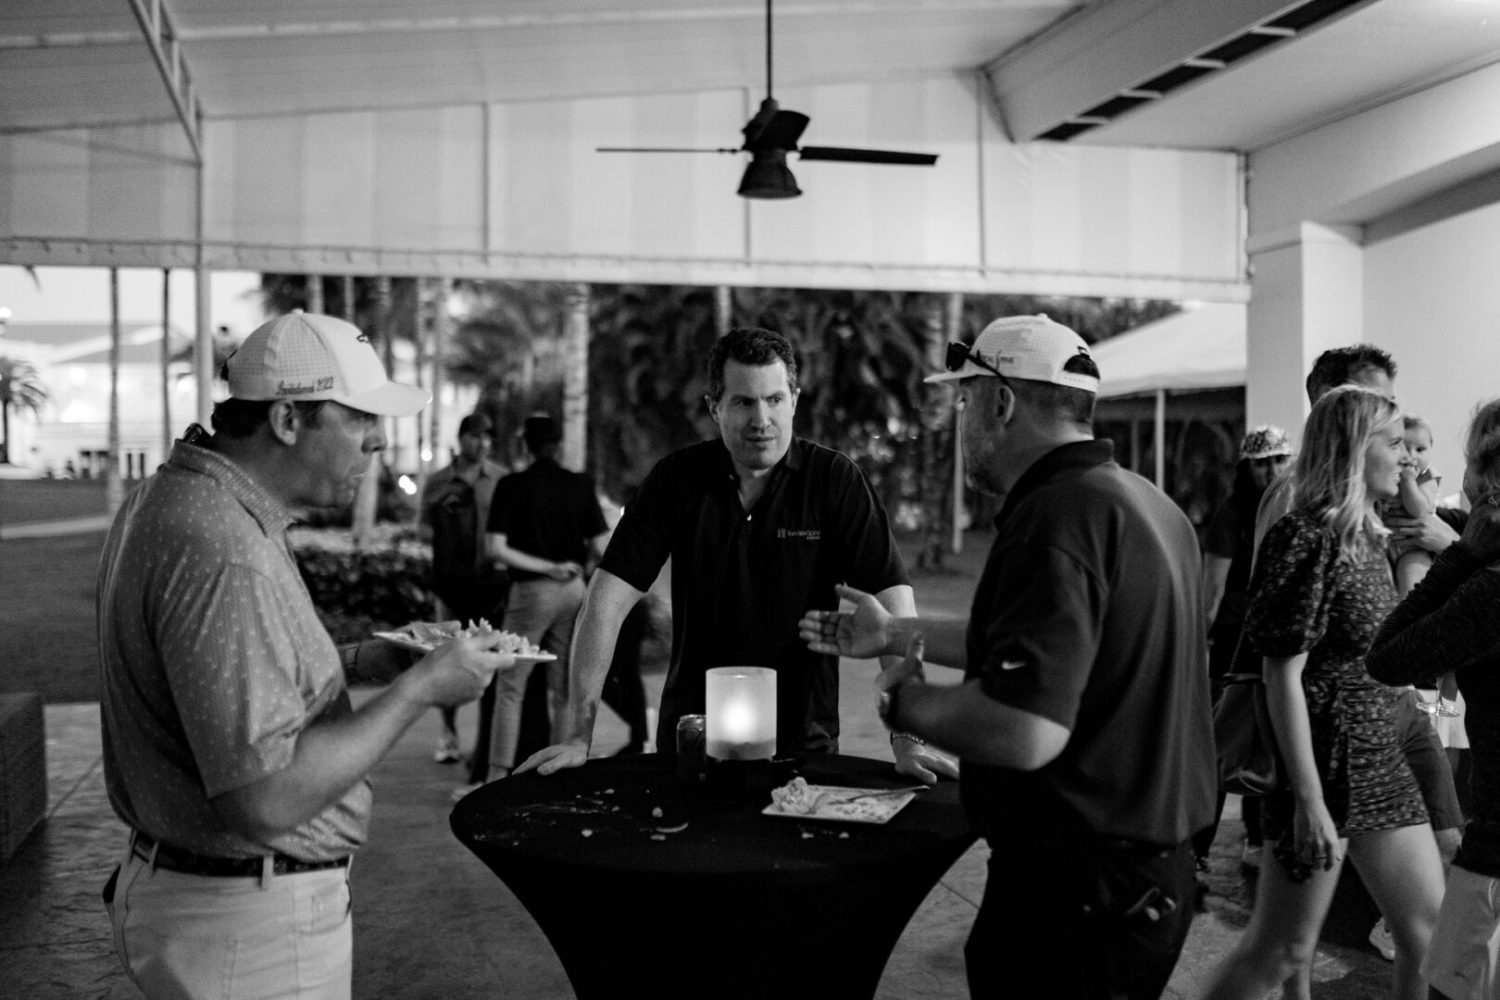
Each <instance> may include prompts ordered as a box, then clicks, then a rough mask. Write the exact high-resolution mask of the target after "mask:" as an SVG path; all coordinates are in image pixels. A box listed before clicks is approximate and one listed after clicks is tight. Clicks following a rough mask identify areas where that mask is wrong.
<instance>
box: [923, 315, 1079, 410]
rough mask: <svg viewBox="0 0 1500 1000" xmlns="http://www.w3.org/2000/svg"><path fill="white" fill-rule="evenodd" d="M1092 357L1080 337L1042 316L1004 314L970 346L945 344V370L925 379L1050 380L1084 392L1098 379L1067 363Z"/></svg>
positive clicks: (934, 380)
mask: <svg viewBox="0 0 1500 1000" xmlns="http://www.w3.org/2000/svg"><path fill="white" fill-rule="evenodd" d="M1080 356H1082V357H1084V358H1089V359H1092V355H1091V354H1090V353H1089V345H1088V344H1087V343H1085V341H1084V339H1083V338H1082V337H1080V336H1078V334H1076V333H1074V332H1073V331H1072V330H1070V329H1068V328H1067V327H1065V326H1063V325H1062V324H1061V323H1056V322H1053V321H1052V320H1051V319H1049V318H1048V317H1046V316H1007V317H1005V318H1004V319H997V320H995V321H994V322H993V323H991V324H990V325H989V326H987V327H985V328H984V329H983V330H982V331H981V332H980V334H979V336H978V337H976V338H975V339H974V344H973V346H972V347H966V346H965V345H963V344H951V345H949V348H948V358H947V364H946V367H947V368H948V370H947V371H946V372H942V373H940V374H937V375H929V376H928V377H927V379H926V381H928V382H948V381H951V380H953V379H960V378H969V377H970V376H973V375H988V376H991V377H993V376H996V375H998V376H1000V377H1001V378H1002V379H1005V378H1019V379H1029V380H1031V381H1033V382H1050V383H1052V384H1053V385H1065V386H1068V387H1069V388H1073V389H1083V390H1085V391H1087V392H1098V391H1099V377H1098V375H1096V374H1092V372H1094V371H1095V370H1096V369H1095V368H1094V365H1093V362H1092V360H1090V361H1089V362H1088V364H1087V365H1086V366H1076V365H1075V367H1087V368H1088V369H1089V371H1088V372H1083V371H1069V370H1068V363H1069V362H1070V361H1072V360H1073V359H1074V358H1077V357H1080Z"/></svg>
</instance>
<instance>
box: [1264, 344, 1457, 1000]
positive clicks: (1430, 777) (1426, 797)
mask: <svg viewBox="0 0 1500 1000" xmlns="http://www.w3.org/2000/svg"><path fill="white" fill-rule="evenodd" d="M1341 385H1362V386H1364V387H1365V388H1367V389H1374V390H1375V391H1376V392H1381V393H1384V394H1386V395H1387V396H1394V395H1395V391H1396V362H1395V361H1394V360H1393V359H1392V358H1391V356H1390V354H1388V353H1386V352H1385V351H1383V350H1381V349H1380V348H1378V347H1376V346H1375V345H1374V344H1352V345H1350V346H1348V347H1334V348H1330V349H1329V350H1326V351H1324V352H1323V353H1322V354H1320V355H1318V358H1317V360H1316V361H1314V362H1313V366H1312V370H1311V371H1309V372H1308V373H1307V381H1306V388H1307V402H1308V404H1309V405H1312V404H1315V403H1317V401H1318V400H1320V399H1322V398H1323V397H1324V396H1326V395H1327V394H1328V392H1329V390H1331V389H1336V388H1338V387H1339V386H1341ZM1292 486H1293V484H1292V477H1291V473H1290V470H1288V472H1287V473H1286V474H1284V475H1282V476H1279V477H1278V478H1277V479H1276V480H1274V481H1273V482H1272V483H1271V485H1270V486H1269V487H1268V488H1267V489H1266V492H1265V494H1264V496H1262V497H1261V501H1260V509H1259V510H1258V511H1257V512H1256V515H1255V551H1256V552H1257V553H1258V552H1259V551H1260V543H1261V540H1262V539H1264V538H1265V536H1266V532H1268V531H1270V530H1271V525H1273V524H1275V523H1276V522H1277V521H1279V520H1280V519H1281V518H1282V517H1284V516H1285V515H1286V513H1287V512H1288V511H1289V510H1290V509H1291V506H1292ZM1425 520H1427V521H1430V522H1431V524H1432V525H1434V526H1435V530H1436V531H1437V532H1441V531H1443V530H1449V532H1450V534H1452V537H1454V538H1456V537H1457V534H1456V533H1452V532H1451V529H1445V526H1444V525H1443V523H1442V522H1441V521H1440V520H1439V519H1438V518H1437V517H1435V516H1430V517H1429V518H1427V519H1425ZM1423 521H1424V519H1422V518H1401V519H1399V520H1398V521H1393V526H1395V527H1396V531H1397V533H1398V534H1403V533H1404V535H1419V534H1420V526H1421V524H1422V522H1423ZM1414 526H1415V527H1414ZM1425 547H1428V548H1431V546H1430V545H1429V546H1425ZM1395 727H1396V734H1397V736H1398V737H1400V739H1401V750H1402V752H1403V753H1404V754H1405V755H1406V763H1407V766H1409V767H1410V768H1411V770H1412V774H1413V775H1415V776H1416V779H1417V785H1418V787H1419V788H1421V790H1422V801H1423V803H1425V804H1426V806H1427V815H1428V818H1429V819H1431V821H1432V830H1433V833H1434V834H1435V835H1436V836H1437V842H1438V851H1439V853H1441V854H1442V856H1443V864H1444V866H1445V867H1446V866H1447V865H1448V864H1450V863H1451V862H1452V861H1453V858H1454V855H1456V854H1457V853H1458V847H1459V842H1460V841H1461V840H1462V839H1463V833H1462V828H1463V810H1462V809H1461V807H1460V806H1459V801H1458V790H1457V788H1456V787H1455V786H1454V783H1453V769H1452V767H1450V766H1449V764H1448V759H1447V752H1446V751H1445V750H1444V749H1443V743H1442V740H1441V739H1440V738H1439V737H1438V734H1437V731H1436V730H1435V729H1434V728H1433V726H1432V722H1431V720H1430V719H1429V718H1428V717H1427V715H1426V714H1425V713H1424V712H1423V711H1422V709H1421V708H1420V706H1419V704H1418V698H1417V693H1416V691H1414V690H1408V691H1406V692H1405V693H1404V694H1403V695H1402V697H1401V700H1400V701H1399V702H1398V703H1397V706H1396V716H1395ZM1369 937H1370V944H1371V945H1372V946H1373V947H1374V948H1375V950H1376V951H1378V952H1380V955H1381V957H1383V958H1384V959H1386V961H1393V960H1394V959H1395V957H1396V944H1395V942H1394V941H1393V940H1392V939H1391V932H1390V930H1389V928H1388V927H1387V926H1386V923H1385V921H1384V920H1383V919H1382V920H1379V921H1377V922H1376V924H1375V926H1374V927H1372V928H1371V929H1370V935H1369ZM1311 977H1312V971H1311V969H1309V968H1307V967H1305V966H1304V967H1303V968H1302V969H1301V970H1300V971H1299V972H1298V975H1297V977H1296V979H1297V986H1296V987H1295V989H1293V990H1290V991H1289V995H1292V996H1296V997H1299V998H1302V997H1307V996H1310V995H1311V990H1312V985H1311V982H1312V978H1311Z"/></svg>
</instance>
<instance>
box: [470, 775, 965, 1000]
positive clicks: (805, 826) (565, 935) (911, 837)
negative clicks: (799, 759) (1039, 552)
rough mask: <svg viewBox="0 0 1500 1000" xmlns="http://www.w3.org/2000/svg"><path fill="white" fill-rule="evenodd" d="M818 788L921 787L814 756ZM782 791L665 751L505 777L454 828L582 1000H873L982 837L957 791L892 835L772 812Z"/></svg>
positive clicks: (917, 803) (892, 827) (914, 810)
mask: <svg viewBox="0 0 1500 1000" xmlns="http://www.w3.org/2000/svg"><path fill="white" fill-rule="evenodd" d="M800 773H801V774H802V776H803V777H804V778H806V780H807V781H808V782H810V783H812V784H823V785H851V786H856V787H866V788H872V789H879V788H892V787H900V786H903V785H907V784H910V783H911V782H910V781H909V779H906V778H904V777H903V776H902V775H898V774H896V772H895V770H894V768H893V767H892V766H891V764H890V763H888V762H882V761H875V760H866V759H864V758H860V757H842V756H813V757H810V758H808V759H807V760H806V761H805V762H804V763H803V764H802V765H801V766H800ZM769 803H770V793H769V792H768V791H746V790H738V791H732V790H728V789H720V788H714V787H708V786H703V785H695V786H690V785H683V784H680V783H678V781H677V779H676V774H675V771H674V768H673V765H672V763H671V761H670V760H667V759H663V758H661V757H659V756H657V755H655V754H651V755H644V756H635V757H614V758H602V759H597V760H592V761H590V762H589V763H588V764H586V765H585V766H583V767H581V768H575V769H571V770H566V771H561V772H558V773H557V774H553V775H550V776H548V777H541V776H539V775H537V774H535V773H530V774H524V775H518V776H514V777H511V778H507V779H505V780H503V781H497V782H492V783H490V784H488V785H485V786H483V787H482V788H480V789H478V790H476V791H475V792H473V793H471V794H470V795H469V796H468V797H467V798H465V799H464V800H463V801H462V802H460V803H459V804H458V806H457V807H456V808H455V809H454V810H453V814H452V817H451V819H450V823H451V825H452V828H453V832H454V834H455V835H457V837H458V839H459V840H460V841H462V842H463V844H464V845H465V846H466V847H468V848H469V849H470V850H471V851H473V852H474V853H475V854H476V855H477V856H478V857H479V858H480V859H481V860H482V861H484V863H485V864H486V865H488V866H489V868H490V869H491V870H492V871H493V872H494V873H495V874H496V875H497V876H499V877H500V879H501V881H503V882H504V883H505V884H506V886H508V887H509V888H510V890H511V891H512V892H513V893H515V895H516V897H517V898H518V899H519V900H520V901H521V903H522V905H524V906H525V907H526V909H527V910H528V911H530V913H531V915H532V916H533V917H534V918H535V919H536V921H537V923H538V924H539V925H540V926H541V928H542V931H543V932H544V933H545V934H546V935H547V938H548V940H549V941H551V942H552V946H553V948H554V949H555V950H556V951H557V955H558V958H559V959H560V960H561V962H562V965H563V968H564V969H565V970H566V971H567V973H568V977H569V979H570V980H571V981H572V983H573V988H574V990H575V991H576V992H577V994H578V996H579V998H580V1000H593V998H596V997H597V998H603V997H610V998H616V997H624V996H655V997H728V998H738V997H745V998H750V997H776V998H778V1000H789V998H792V997H798V996H815V997H818V998H820V1000H822V998H838V997H848V998H860V1000H868V998H869V997H871V996H873V995H874V992H875V989H876V987H877V986H878V984H879V982H880V975H881V972H882V970H883V969H884V968H885V963H886V959H887V958H888V957H889V956H890V952H891V949H892V948H893V947H894V946H895V944H896V941H897V939H898V938H899V937H900V936H901V931H902V929H903V928H904V927H905V926H906V923H907V921H908V920H910V919H911V915H912V913H913V912H915V910H916V908H917V906H918V905H920V904H921V902H922V900H923V899H924V898H925V897H926V896H927V893H928V892H929V891H930V890H931V889H932V887H933V885H935V884H936V882H937V880H938V879H939V878H941V877H942V875H943V874H944V873H945V872H946V871H947V870H948V868H949V867H951V866H952V864H953V862H954V861H956V860H957V859H958V857H959V856H960V855H961V854H962V853H963V852H964V851H965V850H966V849H967V848H968V847H969V845H970V844H971V843H973V841H974V837H975V835H974V832H973V831H972V830H971V828H970V827H969V825H968V823H967V821H966V820H965V818H964V815H963V810H962V807H961V806H960V805H959V803H958V786H957V784H956V783H953V782H944V783H941V784H939V785H938V786H937V787H936V788H932V789H928V790H925V791H921V792H918V793H917V794H916V798H915V800H914V801H912V802H911V803H910V804H908V805H907V806H906V807H905V808H904V809H903V810H901V812H899V813H897V814H896V816H895V817H893V818H892V819H891V820H890V821H889V822H888V823H886V824H884V825H873V824H863V823H840V822H829V821H825V820H811V819H802V818H788V817H773V816H764V815H762V814H761V810H762V809H764V808H765V807H766V806H767V805H768V804H769Z"/></svg>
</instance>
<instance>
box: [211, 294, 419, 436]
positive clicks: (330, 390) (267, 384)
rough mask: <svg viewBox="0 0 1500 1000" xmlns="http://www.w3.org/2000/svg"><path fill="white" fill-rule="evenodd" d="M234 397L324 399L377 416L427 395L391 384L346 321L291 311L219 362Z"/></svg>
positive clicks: (406, 410) (415, 404)
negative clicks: (222, 363) (223, 363)
mask: <svg viewBox="0 0 1500 1000" xmlns="http://www.w3.org/2000/svg"><path fill="white" fill-rule="evenodd" d="M225 368H226V369H228V374H229V394H230V395H231V396H233V397H234V398H235V399H243V400H274V399H291V400H304V401H307V402H313V401H316V400H323V399H328V400H332V401H333V402H335V403H342V404H344V405H345V406H347V407H350V408H351V409H355V410H360V411H362V412H364V413H374V414H376V415H378V416H382V417H409V416H411V415H412V414H414V413H416V412H417V411H419V410H421V409H422V407H424V406H426V405H427V403H428V400H430V399H431V398H432V396H431V394H430V393H429V392H428V391H427V390H426V389H419V388H417V387H416V386H411V385H402V384H400V383H398V382H392V381H391V380H390V379H389V378H387V377H386V373H385V366H384V365H383V364H381V363H380V356H379V355H377V354H376V353H375V348H374V347H372V346H371V345H370V342H369V341H368V340H366V339H365V337H364V335H363V334H361V333H360V332H359V328H358V327H356V326H354V325H353V324H351V323H346V322H344V321H343V320H341V319H335V318H334V317H332V316H323V315H320V314H318V313H304V312H300V311H299V312H294V313H290V314H288V315H286V316H277V317H276V318H275V319H273V320H270V321H269V322H266V323H262V324H261V325H260V326H258V327H256V328H255V330H254V331H253V332H252V333H251V334H250V336H248V337H246V338H245V342H244V343H243V344H241V345H240V347H239V350H237V351H235V352H234V353H233V354H231V355H230V356H229V360H228V361H227V362H226V363H225Z"/></svg>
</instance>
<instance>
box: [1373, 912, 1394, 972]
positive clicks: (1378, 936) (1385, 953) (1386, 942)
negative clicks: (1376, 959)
mask: <svg viewBox="0 0 1500 1000" xmlns="http://www.w3.org/2000/svg"><path fill="white" fill-rule="evenodd" d="M1370 944H1372V945H1374V946H1375V950H1376V951H1378V952H1380V957H1381V958H1383V959H1385V960H1386V961H1387V962H1394V961H1395V960H1396V941H1395V939H1394V938H1392V937H1391V929H1390V928H1389V927H1387V926H1386V923H1385V918H1384V917H1381V918H1380V920H1379V921H1377V922H1376V924H1375V926H1374V927H1371V928H1370Z"/></svg>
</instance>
